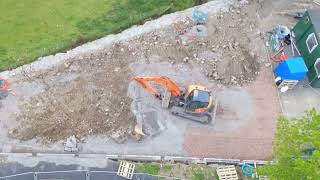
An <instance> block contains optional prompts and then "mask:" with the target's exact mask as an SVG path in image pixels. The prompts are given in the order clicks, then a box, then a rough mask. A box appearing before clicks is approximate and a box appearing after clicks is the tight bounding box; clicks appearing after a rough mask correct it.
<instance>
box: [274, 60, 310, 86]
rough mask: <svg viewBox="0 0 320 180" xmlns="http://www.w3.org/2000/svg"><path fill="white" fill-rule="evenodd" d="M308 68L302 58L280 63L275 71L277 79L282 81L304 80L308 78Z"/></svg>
mask: <svg viewBox="0 0 320 180" xmlns="http://www.w3.org/2000/svg"><path fill="white" fill-rule="evenodd" d="M307 72H308V68H307V66H306V64H305V62H304V60H303V58H302V57H292V58H288V59H286V60H285V61H282V62H281V63H279V65H278V67H277V68H276V69H275V70H274V74H275V75H276V77H281V79H282V80H298V81H300V80H302V79H304V77H305V76H306V74H307Z"/></svg>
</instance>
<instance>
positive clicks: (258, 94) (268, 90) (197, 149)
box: [183, 68, 280, 160]
mask: <svg viewBox="0 0 320 180" xmlns="http://www.w3.org/2000/svg"><path fill="white" fill-rule="evenodd" d="M243 89H244V90H245V91H247V92H248V94H249V96H250V98H251V102H252V104H253V108H252V111H253V113H252V116H251V117H248V120H247V121H246V123H245V124H243V125H242V126H241V127H238V128H236V129H234V130H232V131H227V132H221V131H216V130H215V129H212V128H208V127H204V126H203V127H201V126H199V127H188V128H187V130H186V132H185V141H184V145H183V147H184V150H185V151H186V152H187V154H188V155H189V156H197V157H216V158H236V159H261V160H263V159H269V158H270V157H271V156H272V139H273V136H274V132H275V120H276V118H277V116H278V115H279V114H280V106H279V101H278V95H277V90H276V88H275V86H274V84H273V74H272V72H271V71H270V69H268V68H264V69H261V72H260V74H259V76H258V78H257V80H256V81H255V82H254V83H251V84H250V85H248V86H247V87H243ZM235 101H237V99H235ZM235 118H236V117H235Z"/></svg>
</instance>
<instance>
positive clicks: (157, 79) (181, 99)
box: [133, 76, 217, 123]
mask: <svg viewBox="0 0 320 180" xmlns="http://www.w3.org/2000/svg"><path fill="white" fill-rule="evenodd" d="M133 80H135V81H136V82H138V84H140V85H141V86H142V87H143V88H145V89H146V90H147V91H148V92H150V93H151V94H153V95H154V96H155V97H156V98H158V99H160V100H161V101H162V102H161V105H162V107H164V108H168V109H170V111H171V113H172V114H173V115H177V116H180V117H183V118H186V119H190V120H193V121H197V122H201V123H209V122H211V121H212V120H214V119H215V114H216V108H217V100H215V102H214V103H213V96H212V94H211V92H210V91H209V90H208V89H207V88H206V87H204V86H199V85H189V86H188V88H187V90H186V91H182V89H181V88H180V87H179V85H178V84H176V83H175V82H174V81H172V80H171V79H169V78H168V77H165V76H145V77H140V76H136V77H134V78H133ZM151 83H154V84H156V85H159V86H162V87H164V88H165V93H164V94H160V93H158V92H157V91H156V90H155V89H154V88H153V86H152V85H151Z"/></svg>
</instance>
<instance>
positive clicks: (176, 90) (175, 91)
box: [133, 76, 181, 98]
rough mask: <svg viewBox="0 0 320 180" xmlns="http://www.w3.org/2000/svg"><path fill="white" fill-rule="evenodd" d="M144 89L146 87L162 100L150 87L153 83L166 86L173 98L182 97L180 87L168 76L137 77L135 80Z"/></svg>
mask: <svg viewBox="0 0 320 180" xmlns="http://www.w3.org/2000/svg"><path fill="white" fill-rule="evenodd" d="M133 80H135V81H136V82H138V83H139V84H140V85H141V86H142V87H144V88H145V89H146V90H147V91H148V92H150V93H151V94H153V95H155V96H156V97H158V98H161V95H160V94H159V93H158V92H157V91H156V90H155V89H154V88H153V87H152V86H151V85H150V83H149V82H153V83H155V84H157V85H160V86H164V87H165V88H167V90H168V91H169V92H170V93H171V95H172V96H181V91H180V87H179V86H178V85H177V84H176V83H175V82H173V81H172V80H171V79H169V78H168V77H166V76H144V77H140V76H136V77H134V78H133Z"/></svg>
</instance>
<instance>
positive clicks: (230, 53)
mask: <svg viewBox="0 0 320 180" xmlns="http://www.w3.org/2000/svg"><path fill="white" fill-rule="evenodd" d="M203 6H205V5H203ZM301 6H302V7H303V8H308V7H313V5H312V4H311V1H307V0H296V1H292V2H291V1H289V0H283V1H279V2H278V1H272V3H270V1H267V0H265V1H263V0H258V1H245V0H243V1H232V5H230V6H229V7H228V11H227V12H223V11H220V12H218V13H217V14H210V15H209V17H208V19H207V20H206V23H205V24H204V25H199V26H196V22H195V21H194V20H193V19H192V17H191V16H190V17H185V16H177V18H176V19H175V23H173V24H172V25H171V26H169V27H164V28H160V29H158V30H157V31H154V32H152V33H146V34H143V35H141V36H136V37H134V38H133V39H130V40H122V41H120V42H117V43H114V44H112V45H110V46H108V47H105V48H104V49H103V50H101V51H98V52H97V51H94V52H92V53H88V54H86V55H84V56H78V57H77V58H71V59H69V60H68V61H67V62H66V63H64V64H63V65H60V66H58V67H55V68H53V69H51V70H48V71H45V72H38V73H36V74H35V75H25V76H24V77H20V78H19V79H18V80H17V81H16V82H15V83H14V84H13V87H12V89H13V90H16V92H17V95H16V96H15V97H8V98H7V99H5V100H4V101H3V102H2V103H3V105H7V106H8V107H3V106H2V107H1V108H2V110H1V111H2V112H4V113H3V114H5V112H6V111H9V110H10V111H11V112H14V113H12V114H11V115H4V119H3V121H2V123H3V124H2V127H3V128H4V129H7V131H8V134H9V138H12V139H15V140H17V139H18V140H20V141H22V142H24V141H32V140H34V139H37V141H40V142H41V143H42V144H48V145H49V144H52V143H56V142H61V141H63V140H65V139H66V138H67V137H69V136H71V135H76V137H77V138H78V139H80V140H81V141H82V142H84V141H88V139H87V138H88V137H92V136H100V135H101V136H104V137H107V138H111V139H112V140H113V141H115V142H116V143H117V144H126V143H127V144H130V143H132V141H135V139H134V138H133V128H134V125H135V124H136V120H137V112H136V111H135V110H137V108H135V107H134V106H135V104H138V105H137V106H139V107H140V106H142V105H141V102H140V101H141V99H140V100H139V101H137V98H136V97H133V95H134V94H132V92H131V91H130V87H131V88H132V87H134V88H137V86H136V84H134V83H132V81H131V78H132V77H133V76H135V75H167V76H170V78H172V79H173V80H175V81H176V82H177V83H178V84H180V85H182V86H186V85H187V84H189V83H200V84H202V85H205V86H207V87H209V88H210V89H211V90H213V91H215V92H217V94H218V96H219V97H220V98H221V99H222V102H221V103H222V104H221V105H222V106H221V108H220V109H218V114H219V116H218V118H220V121H217V124H216V125H215V126H214V127H213V128H211V129H210V128H209V131H210V132H208V133H207V135H205V136H206V137H205V138H204V139H203V138H202V136H203V134H201V133H200V134H201V135H199V131H200V132H201V131H203V128H200V129H197V126H196V125H193V126H192V127H186V126H187V125H186V124H187V123H185V124H183V127H184V128H186V131H188V132H192V133H191V134H186V133H184V132H181V133H180V134H182V136H184V135H185V138H186V140H185V142H183V141H181V144H183V146H184V149H185V150H184V151H185V152H186V154H188V155H195V156H206V155H209V156H223V157H228V158H231V157H233V158H239V157H241V158H253V157H254V158H257V159H259V158H267V157H269V156H270V155H271V153H272V151H271V142H272V138H273V131H274V122H273V121H271V119H269V118H272V119H275V117H276V116H277V115H278V114H279V113H280V110H279V108H278V105H277V99H276V90H275V88H274V87H273V86H272V78H273V77H272V74H271V72H270V71H269V70H268V67H269V63H268V60H267V57H268V56H267V51H266V48H265V46H264V44H265V42H266V32H267V31H270V30H271V29H272V28H273V27H274V26H275V25H277V24H281V23H284V24H287V25H292V24H293V23H294V22H295V20H294V19H293V18H291V17H289V16H286V15H284V14H285V13H289V12H292V11H296V10H301V8H300V7H301ZM261 73H262V74H261ZM259 78H260V79H259ZM261 78H262V80H261ZM259 81H260V82H264V83H269V85H265V84H263V83H259ZM22 87H23V88H22ZM22 89H23V91H22ZM139 93H146V92H145V91H143V90H142V91H141V90H139ZM237 93H238V94H237ZM141 98H142V99H143V98H144V99H143V100H148V98H149V97H148V98H145V95H143V97H141ZM149 99H150V98H149ZM261 99H262V100H264V101H262V100H261ZM237 101H239V103H238V104H237ZM139 103H140V104H139ZM143 103H146V104H149V105H148V107H151V106H152V105H155V106H158V105H156V104H157V103H158V102H157V101H156V100H150V101H149V102H143ZM9 106H10V107H9ZM224 107H225V108H224ZM231 107H234V108H231ZM253 107H256V108H253ZM137 111H139V108H138V110H137ZM233 111H235V112H233ZM156 113H157V114H156V115H154V114H153V115H152V116H157V117H158V119H160V120H159V121H164V120H165V119H166V118H168V119H172V121H173V123H175V121H176V120H175V119H174V117H171V115H168V114H167V112H164V111H163V112H162V111H161V112H156ZM6 116H8V117H6ZM9 116H10V117H9ZM5 118H7V120H6V119H5ZM237 118H238V119H239V120H238V119H237ZM12 119H13V120H12ZM223 119H229V120H230V119H231V121H225V122H222V121H221V120H223ZM261 119H262V120H261ZM237 120H238V121H237ZM166 123H169V124H170V122H164V124H166ZM219 123H220V124H219ZM247 123H249V124H250V126H246V124H247ZM259 123H265V127H263V126H261V124H259ZM169 124H166V125H164V127H166V128H164V129H167V130H166V132H160V133H169V134H170V132H171V131H172V132H173V131H175V130H174V129H172V128H171V129H170V128H168V126H169ZM244 126H246V127H244ZM159 127H161V125H159ZM151 128H152V127H151ZM239 128H240V129H239ZM160 129H161V128H160ZM182 129H183V128H182ZM182 129H181V131H182ZM252 129H254V130H252ZM224 131H227V132H228V133H229V134H227V135H226V134H221V132H224ZM232 131H234V132H236V133H231V132H232ZM248 131H252V132H253V133H251V135H252V134H254V133H257V134H259V133H260V132H261V133H260V134H259V135H261V138H260V140H261V139H264V140H263V141H261V143H260V144H261V146H259V147H257V148H258V149H257V148H256V149H254V150H253V151H252V153H255V152H256V151H259V153H257V154H256V155H254V156H246V154H243V152H241V153H240V154H239V153H238V152H233V151H232V149H233V150H236V149H235V148H237V146H233V145H231V146H228V147H229V149H231V151H225V150H223V148H222V147H223V145H221V144H220V146H217V144H212V143H211V144H210V142H212V141H213V140H215V141H216V142H222V141H223V142H225V141H226V140H225V139H229V140H231V139H233V140H231V141H232V142H231V141H226V142H229V144H241V145H240V146H241V147H243V148H245V147H246V146H251V145H252V144H256V143H257V142H256V141H259V139H255V140H254V141H252V142H249V143H248V142H247V143H246V142H244V141H236V139H235V138H234V135H237V134H241V135H240V136H241V137H243V136H245V135H246V133H247V132H248ZM230 133H231V134H233V135H230ZM192 134H195V136H192ZM197 135H199V137H197ZM163 138H168V137H163ZM219 138H220V139H219ZM223 138H224V139H223ZM177 139H178V137H177ZM149 140H150V141H152V139H149ZM207 141H208V142H207ZM194 142H198V143H200V144H199V145H198V147H202V145H203V144H204V143H207V144H209V145H208V146H209V148H208V147H207V148H206V147H203V148H202V149H201V150H194V147H195V146H194V144H193V143H194ZM135 143H137V144H139V142H135ZM135 143H134V145H137V144H135ZM143 143H146V142H145V141H144V142H143ZM192 144H193V145H192ZM190 145H192V146H193V147H190ZM114 146H117V145H114ZM119 147H120V146H119ZM121 147H122V146H121ZM217 148H218V149H217ZM219 148H220V149H219ZM168 149H169V148H168ZM209 151H210V152H209ZM232 153H233V155H230V154H232Z"/></svg>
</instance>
